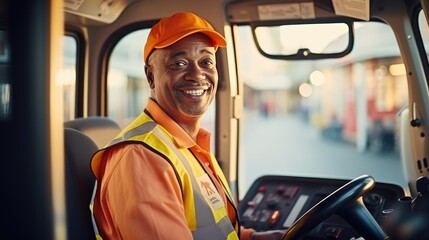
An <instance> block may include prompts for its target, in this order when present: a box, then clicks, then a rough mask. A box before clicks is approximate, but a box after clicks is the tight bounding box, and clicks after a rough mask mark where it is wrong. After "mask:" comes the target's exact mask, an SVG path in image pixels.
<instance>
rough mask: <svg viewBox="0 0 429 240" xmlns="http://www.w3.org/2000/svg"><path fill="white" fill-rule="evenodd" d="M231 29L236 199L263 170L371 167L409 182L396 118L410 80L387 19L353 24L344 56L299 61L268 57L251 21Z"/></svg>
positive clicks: (378, 176)
mask: <svg viewBox="0 0 429 240" xmlns="http://www.w3.org/2000/svg"><path fill="white" fill-rule="evenodd" d="M234 31H235V34H236V36H237V39H236V40H237V44H236V50H237V53H238V54H237V58H238V76H239V77H240V78H241V80H242V81H243V83H244V98H243V99H244V114H243V127H242V131H241V139H242V141H241V145H240V158H239V165H240V167H239V183H240V185H239V188H240V191H239V193H240V198H242V197H243V196H244V193H245V192H246V191H247V190H248V188H249V187H250V185H251V184H252V182H253V181H255V179H257V178H258V177H260V176H262V175H289V176H311V177H325V178H340V179H341V178H343V179H353V178H355V177H358V176H360V175H362V174H369V175H371V176H373V177H374V178H375V180H376V181H379V182H389V183H394V184H398V185H401V186H404V187H405V186H406V180H405V178H404V173H403V171H402V166H401V162H400V152H399V149H398V140H397V139H398V131H397V124H398V122H399V118H398V112H399V111H400V110H401V109H402V108H404V107H406V106H407V102H408V91H407V80H406V76H405V68H404V65H403V62H402V59H401V56H400V53H399V48H398V44H397V42H396V40H395V37H394V34H393V32H392V30H391V29H390V28H389V26H388V25H386V24H383V23H375V22H364V23H360V24H355V45H354V48H353V50H352V53H351V54H349V55H347V56H345V57H343V58H339V59H325V60H300V61H280V60H271V59H268V58H265V57H263V56H262V55H260V54H259V53H258V51H257V49H256V47H255V44H254V42H253V41H252V40H251V39H252V33H251V29H250V27H248V26H236V27H235V28H234ZM296 31H299V26H298V28H297V29H296ZM325 34H328V33H325ZM285 41H287V36H285Z"/></svg>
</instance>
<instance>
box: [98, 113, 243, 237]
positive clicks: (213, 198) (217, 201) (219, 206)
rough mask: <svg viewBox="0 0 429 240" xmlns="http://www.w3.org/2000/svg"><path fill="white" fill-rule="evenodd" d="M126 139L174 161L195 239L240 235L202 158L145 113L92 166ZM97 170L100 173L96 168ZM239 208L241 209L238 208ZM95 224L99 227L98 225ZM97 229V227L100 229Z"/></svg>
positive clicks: (222, 182) (188, 220) (225, 183)
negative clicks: (179, 142)
mask: <svg viewBox="0 0 429 240" xmlns="http://www.w3.org/2000/svg"><path fill="white" fill-rule="evenodd" d="M125 142H129V143H138V142H144V143H145V144H147V145H149V146H150V148H152V149H153V150H154V152H155V153H157V154H160V155H162V156H163V157H164V158H165V159H168V160H169V161H170V162H171V163H172V164H171V165H172V166H173V167H174V170H175V172H176V174H177V176H178V177H179V179H178V180H179V181H180V182H179V184H180V186H181V189H182V196H183V198H184V199H183V202H184V205H185V206H184V209H185V216H186V220H187V223H188V227H189V229H190V230H191V232H192V235H193V238H194V239H195V240H199V239H205V240H212V239H213V240H219V239H230V240H236V239H237V240H238V239H239V237H238V232H239V226H238V222H237V223H235V226H233V224H232V223H231V221H230V219H229V218H228V212H227V207H226V206H225V203H224V202H223V200H222V198H221V197H220V195H219V193H218V191H217V189H216V188H215V187H214V184H213V183H212V182H211V179H210V177H209V176H208V174H207V173H206V172H205V170H204V168H203V167H202V166H201V164H200V163H199V161H198V159H196V158H195V156H194V155H193V154H192V153H191V151H189V150H188V149H187V148H181V147H178V146H176V145H175V144H174V141H173V137H172V135H171V134H170V133H168V132H167V131H166V130H165V129H164V128H163V127H162V126H160V125H159V124H157V123H156V122H154V121H153V120H152V119H151V118H150V117H149V116H148V115H147V114H145V113H142V114H141V115H140V116H139V117H138V118H137V119H136V120H135V121H134V122H133V123H131V124H130V125H129V126H128V127H127V128H125V129H124V130H123V131H122V132H121V133H119V134H118V136H117V137H116V138H115V139H114V140H112V141H111V142H110V143H109V144H108V145H107V147H105V148H104V149H102V150H100V151H98V152H97V153H96V154H95V155H94V156H93V158H92V161H91V165H92V169H98V166H99V165H100V161H101V160H102V155H103V153H104V151H105V150H106V149H107V148H109V147H112V146H114V145H117V144H121V143H125ZM211 157H212V159H213V160H214V156H213V155H211ZM212 162H213V165H214V166H215V171H216V172H221V171H222V170H221V168H220V167H219V165H218V164H217V161H216V160H214V161H212ZM94 173H95V174H96V175H97V173H96V172H94ZM219 178H220V181H221V184H222V185H223V186H228V184H227V181H226V179H225V177H224V176H223V174H221V176H219ZM224 191H225V194H226V195H227V198H228V199H229V201H231V203H233V200H232V199H233V198H232V197H231V193H230V191H229V188H227V187H224ZM234 207H235V205H234ZM235 210H236V211H235V212H236V213H237V209H235ZM237 221H238V217H237ZM94 227H95V228H96V226H95V225H94ZM95 230H96V231H97V229H95Z"/></svg>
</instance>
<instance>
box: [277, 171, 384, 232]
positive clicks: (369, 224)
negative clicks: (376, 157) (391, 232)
mask: <svg viewBox="0 0 429 240" xmlns="http://www.w3.org/2000/svg"><path fill="white" fill-rule="evenodd" d="M374 186H375V180H374V178H372V177H371V176H369V175H362V176H359V177H357V178H355V179H353V180H351V181H349V182H348V183H346V184H344V185H343V186H342V187H340V188H339V189H337V190H336V191H334V192H333V193H331V194H330V195H328V196H327V197H325V198H324V199H323V200H321V201H320V202H319V203H317V204H316V205H314V206H313V207H312V208H310V209H309V210H308V211H307V212H305V213H304V214H303V215H302V216H301V217H300V218H299V219H298V220H297V221H295V222H294V223H293V224H292V226H291V227H290V228H289V229H288V230H287V231H286V232H285V234H284V235H283V236H282V238H281V240H291V239H299V238H301V237H302V236H304V235H305V234H306V233H308V232H309V231H311V230H312V229H313V228H314V227H316V226H317V225H318V224H319V223H321V222H322V221H323V220H325V219H326V218H328V217H329V216H331V215H333V214H338V215H340V216H342V217H343V218H344V219H345V220H346V221H348V222H349V223H350V224H351V225H352V227H354V228H355V229H356V230H357V231H358V232H359V233H360V234H362V236H363V237H364V238H365V239H374V240H375V239H386V234H385V233H384V232H383V230H382V229H381V227H380V226H379V225H378V223H377V222H376V221H375V219H374V218H373V217H372V215H371V214H370V213H369V211H368V210H367V209H366V207H365V205H364V203H363V200H362V196H363V195H365V194H366V193H368V192H369V191H371V189H372V188H373V187H374Z"/></svg>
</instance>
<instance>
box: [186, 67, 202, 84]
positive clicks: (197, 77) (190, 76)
mask: <svg viewBox="0 0 429 240" xmlns="http://www.w3.org/2000/svg"><path fill="white" fill-rule="evenodd" d="M185 78H186V80H192V81H201V80H204V79H206V73H205V72H204V69H203V68H202V67H201V66H200V65H199V64H198V63H191V64H189V67H188V71H187V73H186V75H185Z"/></svg>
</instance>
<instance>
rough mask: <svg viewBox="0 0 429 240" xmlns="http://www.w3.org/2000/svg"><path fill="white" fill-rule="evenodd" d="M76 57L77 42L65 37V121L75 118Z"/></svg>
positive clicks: (63, 73)
mask: <svg viewBox="0 0 429 240" xmlns="http://www.w3.org/2000/svg"><path fill="white" fill-rule="evenodd" d="M76 55H77V41H76V39H75V38H74V37H71V36H64V37H63V67H62V76H61V81H62V86H63V99H64V121H68V120H71V119H74V118H75V102H76V101H75V100H76V97H75V96H76V70H77V69H76Z"/></svg>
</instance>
